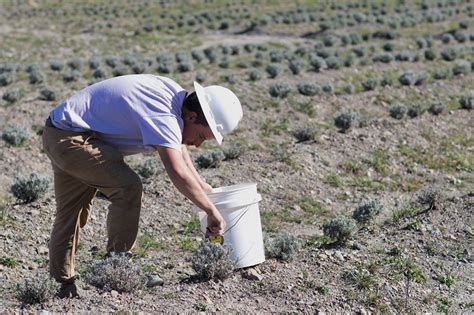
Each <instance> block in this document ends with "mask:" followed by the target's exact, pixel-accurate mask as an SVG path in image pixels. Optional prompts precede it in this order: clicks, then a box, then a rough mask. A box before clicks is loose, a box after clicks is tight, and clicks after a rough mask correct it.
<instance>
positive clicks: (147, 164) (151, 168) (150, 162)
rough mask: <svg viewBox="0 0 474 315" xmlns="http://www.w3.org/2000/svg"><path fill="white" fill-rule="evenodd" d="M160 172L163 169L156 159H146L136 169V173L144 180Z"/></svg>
mask: <svg viewBox="0 0 474 315" xmlns="http://www.w3.org/2000/svg"><path fill="white" fill-rule="evenodd" d="M160 170H163V167H162V164H161V162H160V161H159V160H158V159H157V158H150V159H147V160H145V161H144V162H143V163H141V164H139V165H138V167H137V173H138V174H140V176H142V177H144V178H150V177H152V176H154V175H155V174H156V173H158V171H160Z"/></svg>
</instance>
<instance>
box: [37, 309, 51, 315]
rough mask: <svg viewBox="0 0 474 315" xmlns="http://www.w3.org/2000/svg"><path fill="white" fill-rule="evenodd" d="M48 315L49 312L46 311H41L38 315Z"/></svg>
mask: <svg viewBox="0 0 474 315" xmlns="http://www.w3.org/2000/svg"><path fill="white" fill-rule="evenodd" d="M48 314H49V312H48V311H47V310H41V311H40V312H39V315H48Z"/></svg>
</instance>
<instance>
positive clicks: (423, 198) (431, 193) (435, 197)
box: [416, 187, 443, 210]
mask: <svg viewBox="0 0 474 315" xmlns="http://www.w3.org/2000/svg"><path fill="white" fill-rule="evenodd" d="M442 199H443V196H442V193H441V191H440V190H439V189H435V188H432V187H429V188H426V189H424V190H422V191H420V192H419V193H418V194H417V196H416V203H417V204H418V205H421V206H427V207H428V209H431V210H432V209H437V208H438V206H439V205H440V203H441V201H442Z"/></svg>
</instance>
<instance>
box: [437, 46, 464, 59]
mask: <svg viewBox="0 0 474 315" xmlns="http://www.w3.org/2000/svg"><path fill="white" fill-rule="evenodd" d="M459 55H460V49H459V48H458V47H452V46H450V47H446V48H444V49H443V50H442V51H441V57H442V58H443V59H444V60H446V61H453V60H455V59H456V58H458V57H459Z"/></svg>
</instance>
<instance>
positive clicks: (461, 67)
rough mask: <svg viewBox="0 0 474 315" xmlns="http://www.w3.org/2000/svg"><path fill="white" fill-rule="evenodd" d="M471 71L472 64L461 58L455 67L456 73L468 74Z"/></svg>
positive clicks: (454, 71) (454, 72)
mask: <svg viewBox="0 0 474 315" xmlns="http://www.w3.org/2000/svg"><path fill="white" fill-rule="evenodd" d="M470 72H471V64H470V63H469V62H468V61H467V60H459V61H457V62H456V64H455V65H454V67H453V74H454V75H460V74H463V75H468V74H469V73H470Z"/></svg>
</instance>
